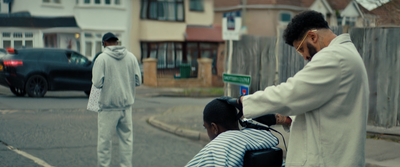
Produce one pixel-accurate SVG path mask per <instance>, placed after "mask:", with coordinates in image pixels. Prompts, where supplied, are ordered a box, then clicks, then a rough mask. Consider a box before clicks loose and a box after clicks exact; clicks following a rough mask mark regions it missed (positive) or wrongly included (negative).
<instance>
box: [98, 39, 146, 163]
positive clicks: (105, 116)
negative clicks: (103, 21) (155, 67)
mask: <svg viewBox="0 0 400 167" xmlns="http://www.w3.org/2000/svg"><path fill="white" fill-rule="evenodd" d="M103 45H104V47H105V49H104V52H103V53H102V54H100V55H99V57H98V58H97V60H96V62H95V63H94V66H93V78H92V82H93V85H94V86H95V87H97V88H101V89H102V90H101V95H100V99H99V107H100V109H99V114H98V141H97V157H98V166H110V162H111V148H112V136H113V134H114V133H115V130H116V131H117V134H118V137H119V150H120V154H119V155H120V166H124V167H130V166H132V144H133V134H132V105H133V103H134V101H135V87H136V86H139V85H140V83H142V82H141V73H140V68H139V64H138V61H137V59H136V57H135V56H134V55H133V54H132V53H131V52H129V51H127V50H126V48H125V47H123V46H117V45H118V38H117V37H116V36H115V35H114V34H112V33H107V34H105V35H104V36H103Z"/></svg>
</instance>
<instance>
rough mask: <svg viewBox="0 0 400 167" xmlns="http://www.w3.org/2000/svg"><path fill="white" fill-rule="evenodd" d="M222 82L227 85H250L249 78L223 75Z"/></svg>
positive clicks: (248, 76)
mask: <svg viewBox="0 0 400 167" xmlns="http://www.w3.org/2000/svg"><path fill="white" fill-rule="evenodd" d="M222 80H223V81H224V82H227V83H232V84H237V85H244V86H249V85H250V83H251V76H250V75H238V74H227V73H223V74H222Z"/></svg>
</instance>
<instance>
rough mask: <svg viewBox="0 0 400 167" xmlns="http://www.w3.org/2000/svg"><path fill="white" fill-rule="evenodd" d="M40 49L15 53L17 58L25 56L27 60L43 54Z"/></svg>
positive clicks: (37, 57)
mask: <svg viewBox="0 0 400 167" xmlns="http://www.w3.org/2000/svg"><path fill="white" fill-rule="evenodd" d="M41 53H42V52H41V51H40V50H20V51H17V54H14V57H15V58H23V59H25V60H38V59H39V58H40V55H41Z"/></svg>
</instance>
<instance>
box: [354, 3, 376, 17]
mask: <svg viewBox="0 0 400 167" xmlns="http://www.w3.org/2000/svg"><path fill="white" fill-rule="evenodd" d="M357 4H358V7H360V10H361V12H363V13H364V14H373V13H372V12H371V11H369V10H368V9H367V8H365V7H364V6H362V5H361V4H360V3H358V2H357Z"/></svg>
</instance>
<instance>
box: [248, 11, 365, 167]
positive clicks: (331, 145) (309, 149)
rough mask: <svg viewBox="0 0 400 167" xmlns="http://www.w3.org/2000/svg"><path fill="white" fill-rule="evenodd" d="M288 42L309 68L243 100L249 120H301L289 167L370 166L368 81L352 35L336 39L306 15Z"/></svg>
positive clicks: (318, 17)
mask: <svg viewBox="0 0 400 167" xmlns="http://www.w3.org/2000/svg"><path fill="white" fill-rule="evenodd" d="M284 39H285V42H286V43H287V44H289V45H291V46H293V47H294V48H296V49H297V51H298V52H299V54H300V55H301V56H303V57H304V59H305V60H309V62H308V64H307V65H306V66H305V67H304V68H303V69H302V70H300V71H299V72H297V74H296V75H294V76H293V77H291V78H289V79H288V80H287V81H286V82H285V83H281V84H279V85H277V86H269V87H267V88H265V90H263V91H258V92H255V93H254V94H252V95H248V96H244V97H242V98H240V101H241V102H242V103H243V115H244V117H246V118H256V117H259V116H262V115H265V114H272V113H279V114H282V115H286V116H296V118H295V120H294V122H293V123H292V129H291V134H290V139H289V148H288V153H287V158H286V166H287V167H294V166H296V167H297V166H320V167H331V166H335V167H336V166H340V167H345V166H346V167H349V166H357V167H361V166H365V140H366V124H367V116H368V102H369V101H368V99H369V86H368V77H367V72H366V69H365V66H364V63H363V60H362V57H361V56H360V54H359V53H358V51H357V49H356V47H355V46H354V44H353V43H352V42H351V39H350V35H349V34H342V35H339V36H337V35H335V34H334V33H333V32H332V31H331V30H330V29H329V26H328V23H327V22H326V21H325V19H324V17H323V15H322V14H321V13H318V12H315V11H305V12H302V13H300V14H298V15H297V16H295V17H294V18H293V19H292V20H291V22H290V23H289V24H288V26H287V28H286V30H285V32H284Z"/></svg>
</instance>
